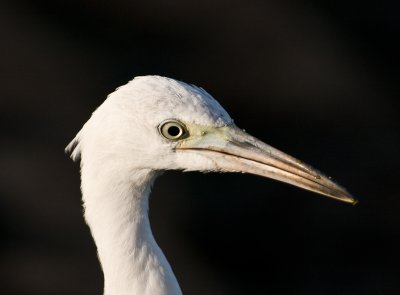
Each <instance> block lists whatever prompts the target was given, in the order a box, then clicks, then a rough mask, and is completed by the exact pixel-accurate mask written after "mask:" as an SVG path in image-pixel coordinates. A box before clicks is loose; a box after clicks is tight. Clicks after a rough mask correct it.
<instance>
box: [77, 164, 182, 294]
mask: <svg viewBox="0 0 400 295" xmlns="http://www.w3.org/2000/svg"><path fill="white" fill-rule="evenodd" d="M122 175H124V176H125V177H121V176H122ZM126 175H129V176H128V177H126ZM156 177H157V174H156V173H155V172H154V171H150V170H135V171H124V172H121V171H119V172H115V171H103V170H101V169H94V167H90V166H89V167H88V165H83V166H82V193H83V203H84V208H85V219H86V221H87V223H88V225H89V227H90V230H91V233H92V235H93V238H94V240H95V242H96V246H97V250H98V256H99V259H100V262H101V265H102V268H103V272H104V284H105V285H104V294H105V295H133V294H141V295H147V294H149V295H150V294H151V295H178V294H182V293H181V290H180V288H179V285H178V282H177V281H176V278H175V276H174V274H173V272H172V269H171V267H170V265H169V263H168V262H167V260H166V258H165V256H164V254H163V253H162V251H161V249H160V248H159V247H158V245H157V243H156V241H155V240H154V237H153V234H152V232H151V228H150V222H149V218H148V207H149V205H148V203H149V194H150V191H151V186H152V184H153V182H154V180H155V178H156Z"/></svg>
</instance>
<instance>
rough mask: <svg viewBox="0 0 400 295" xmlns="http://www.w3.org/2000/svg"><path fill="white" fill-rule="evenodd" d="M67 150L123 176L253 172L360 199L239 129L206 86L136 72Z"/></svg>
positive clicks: (331, 194) (343, 198)
mask: <svg viewBox="0 0 400 295" xmlns="http://www.w3.org/2000/svg"><path fill="white" fill-rule="evenodd" d="M66 150H67V151H68V152H70V153H71V157H72V158H73V159H74V160H77V159H79V158H80V157H81V158H82V161H81V165H86V164H87V163H91V162H92V163H94V162H96V163H100V165H97V167H98V169H99V170H101V169H111V170H113V171H115V173H129V172H130V171H131V172H133V171H137V170H140V169H143V170H152V171H165V170H184V171H204V172H210V171H215V172H242V173H251V174H256V175H259V176H263V177H268V178H272V179H275V180H279V181H282V182H286V183H289V184H292V185H294V186H297V187H301V188H303V189H306V190H310V191H313V192H316V193H319V194H322V195H325V196H328V197H331V198H334V199H338V200H341V201H344V202H349V203H355V200H354V198H353V197H352V196H351V195H350V194H349V193H348V192H347V191H346V190H345V189H344V188H343V187H341V186H339V185H338V184H336V183H334V182H333V181H331V180H330V179H329V178H328V177H326V176H324V175H323V174H322V173H320V172H319V171H317V170H316V169H314V168H312V167H310V166H308V165H306V164H305V163H303V162H302V161H300V160H298V159H296V158H294V157H291V156H289V155H287V154H285V153H283V152H281V151H279V150H277V149H275V148H273V147H271V146H269V145H267V144H265V143H263V142H262V141H260V140H258V139H257V138H255V137H253V136H251V135H249V134H247V133H246V132H245V131H243V130H242V129H240V128H238V127H237V126H236V125H235V124H234V122H233V120H232V119H231V117H230V116H229V115H228V113H227V112H226V111H225V110H224V109H223V108H222V106H221V105H220V104H219V103H218V102H217V101H216V100H215V99H214V98H213V97H212V96H211V95H210V94H208V93H207V92H206V91H205V90H204V89H202V88H199V87H196V86H194V85H189V84H186V83H183V82H179V81H176V80H173V79H170V78H165V77H159V76H143V77H136V78H135V79H133V80H132V81H130V82H129V83H128V84H126V85H124V86H122V87H120V88H118V89H117V90H116V91H115V92H113V93H112V94H110V95H109V97H108V98H107V99H106V101H105V102H104V103H103V104H102V105H101V106H100V107H99V108H98V109H97V110H96V111H95V112H94V113H93V115H92V117H91V118H90V120H89V121H88V122H87V123H86V124H85V125H84V127H83V128H82V130H81V131H80V132H79V133H78V135H77V136H76V138H75V139H74V140H73V141H72V142H71V143H70V144H69V146H68V147H67V149H66ZM107 163H108V164H109V165H106V164H107Z"/></svg>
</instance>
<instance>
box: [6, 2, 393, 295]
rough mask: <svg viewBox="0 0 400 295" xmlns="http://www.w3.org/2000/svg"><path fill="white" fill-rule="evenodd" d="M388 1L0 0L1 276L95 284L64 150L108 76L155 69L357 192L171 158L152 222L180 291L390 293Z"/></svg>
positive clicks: (32, 283)
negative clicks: (332, 194) (203, 92)
mask: <svg viewBox="0 0 400 295" xmlns="http://www.w3.org/2000/svg"><path fill="white" fill-rule="evenodd" d="M395 2H396V1H393V2H391V1H374V2H366V1H344V0H340V1H318V0H312V1H295V0H286V1H278V0H274V1H256V0H251V1H250V0H241V1H240V0H236V1H214V0H201V1H200V0H198V1H184V0H171V1H144V0H142V1H137V2H135V1H122V0H119V1H94V0H84V1H82V0H81V1H59V0H58V1H57V0H52V1H43V0H38V1H22V0H19V1H17V0H12V1H11V0H9V1H2V2H1V4H0V38H1V41H0V42H1V43H0V44H1V45H0V75H1V76H0V81H1V82H0V83H1V84H0V86H1V87H0V99H1V100H0V102H1V118H0V120H1V125H0V126H1V127H0V128H1V137H0V138H1V144H0V168H1V169H0V231H1V244H0V251H1V252H0V278H1V280H2V281H1V282H0V286H1V287H0V288H1V289H0V293H1V294H41V295H47V294H61V295H63V294H101V293H102V287H103V278H102V273H101V269H100V267H99V264H98V261H97V257H96V250H95V246H94V244H93V241H92V239H91V236H90V233H89V230H88V228H87V227H86V225H85V224H84V220H83V218H82V212H81V211H82V210H81V200H80V191H79V185H80V180H79V173H78V165H77V164H74V163H72V161H70V160H69V159H68V157H67V156H66V155H64V152H63V149H64V147H65V146H66V145H67V143H68V142H69V141H70V140H71V139H72V138H73V137H74V135H75V134H76V133H77V131H78V130H79V129H80V128H81V126H82V125H83V123H84V122H86V120H87V119H88V118H89V116H90V114H91V112H92V111H93V110H94V109H95V108H96V107H97V106H98V105H99V104H101V103H102V102H103V100H104V99H105V97H106V95H107V94H108V93H110V92H112V91H113V90H114V89H115V88H116V87H118V86H119V85H122V84H125V83H126V82H127V81H128V80H130V79H131V78H132V77H134V76H136V75H143V74H160V75H165V76H170V77H173V78H176V79H179V80H183V81H186V82H189V83H194V84H196V85H199V86H202V87H204V88H205V89H207V90H208V91H209V92H210V93H211V94H212V95H213V96H214V97H216V98H217V99H218V100H219V101H220V102H221V104H222V105H223V106H224V107H225V108H226V109H227V111H228V112H229V113H230V114H231V116H232V117H233V118H234V119H235V122H236V123H237V124H238V125H239V126H240V127H242V128H245V129H246V130H247V131H248V132H249V133H251V134H253V135H255V136H257V137H258V138H260V139H262V140H263V141H265V142H267V143H269V144H271V145H273V146H275V147H277V148H279V149H282V150H284V151H286V152H288V153H289V154H292V155H295V156H297V157H299V158H300V159H302V160H304V161H305V162H308V163H310V164H312V165H313V166H315V167H317V168H319V169H320V170H322V171H324V172H326V173H327V174H328V175H332V176H333V177H334V178H335V179H336V180H338V181H339V182H340V183H341V184H343V185H344V186H345V187H347V188H348V189H349V190H350V191H351V192H352V193H353V194H354V195H355V196H357V198H358V199H359V201H360V203H359V205H357V206H355V207H353V206H351V205H348V204H344V203H340V202H336V201H334V200H330V199H327V198H324V197H320V196H317V195H314V194H312V193H309V192H305V191H302V190H299V189H296V188H293V187H291V186H288V185H285V184H281V183H278V182H274V181H270V180H267V179H262V178H260V177H256V176H251V175H236V174H200V173H180V172H169V173H166V174H165V175H164V176H163V177H161V178H160V179H159V180H158V181H157V182H156V185H155V189H154V192H153V194H152V198H151V210H150V212H151V221H152V227H153V230H154V234H155V236H156V239H157V241H158V243H159V244H160V246H161V248H162V249H163V250H164V252H165V253H166V255H167V257H168V259H169V261H170V263H171V265H172V267H173V269H174V271H175V274H176V276H177V278H178V280H179V282H180V284H181V287H182V290H183V292H184V293H185V294H194V295H198V294H210V295H213V294H296V295H298V294H340V295H343V294H352V295H354V294H382V295H383V294H385V295H386V294H400V239H399V238H400V215H399V211H400V195H399V175H398V168H399V164H400V163H399V162H400V161H399V156H398V153H399V150H400V149H399V148H400V136H399V127H400V126H399V125H400V124H399V118H398V114H399V111H398V109H399V104H400V103H399V100H398V98H399V85H400V84H399V82H400V81H399V80H400V79H399V78H400V77H399V65H400V64H399V52H400V51H399V50H400V46H399V44H398V43H397V41H398V40H399V33H400V18H399V15H400V12H399V9H398V7H397V6H396V5H395V4H394V3H395Z"/></svg>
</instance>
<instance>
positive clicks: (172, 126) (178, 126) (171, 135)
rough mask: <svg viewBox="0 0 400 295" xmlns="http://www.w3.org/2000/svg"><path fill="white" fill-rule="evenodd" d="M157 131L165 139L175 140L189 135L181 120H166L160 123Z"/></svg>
mask: <svg viewBox="0 0 400 295" xmlns="http://www.w3.org/2000/svg"><path fill="white" fill-rule="evenodd" d="M158 130H159V132H160V133H161V135H162V136H164V137H165V138H166V139H169V140H172V141H177V140H181V139H183V138H186V137H188V136H189V133H188V131H187V129H186V127H185V125H183V124H182V123H181V122H179V121H177V120H168V121H165V122H163V123H161V124H160V126H159V127H158Z"/></svg>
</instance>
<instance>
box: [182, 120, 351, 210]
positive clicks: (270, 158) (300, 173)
mask: <svg viewBox="0 0 400 295" xmlns="http://www.w3.org/2000/svg"><path fill="white" fill-rule="evenodd" d="M190 129H191V130H190ZM189 131H190V133H191V134H193V136H190V137H189V138H187V139H186V140H184V141H182V142H180V143H179V144H178V145H177V146H176V151H177V152H195V153H199V154H202V155H203V156H206V157H208V158H209V159H211V160H212V161H213V162H214V163H215V165H216V166H217V170H220V171H227V172H243V173H251V174H256V175H260V176H263V177H268V178H272V179H276V180H279V181H282V182H286V183H289V184H292V185H294V186H297V187H301V188H303V189H306V190H310V191H313V192H316V193H318V194H321V195H325V196H328V197H330V198H334V199H337V200H340V201H343V202H347V203H352V204H356V203H357V201H356V200H355V199H354V198H353V197H352V196H351V195H350V194H349V193H348V192H347V191H346V189H344V188H343V187H341V186H339V185H338V184H336V183H334V182H333V181H331V180H330V179H329V177H326V176H324V175H323V174H322V173H320V172H319V171H318V170H316V169H314V168H312V167H310V166H308V165H306V164H304V163H303V162H301V161H300V160H297V159H296V158H293V157H291V156H289V155H287V154H285V153H283V152H281V151H279V150H277V149H275V148H273V147H271V146H269V145H267V144H265V143H263V142H262V141H260V140H258V139H257V138H255V137H253V136H251V135H249V134H247V133H246V132H244V131H242V130H241V129H239V128H237V127H236V126H226V127H221V128H209V127H201V126H198V125H192V126H189Z"/></svg>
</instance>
